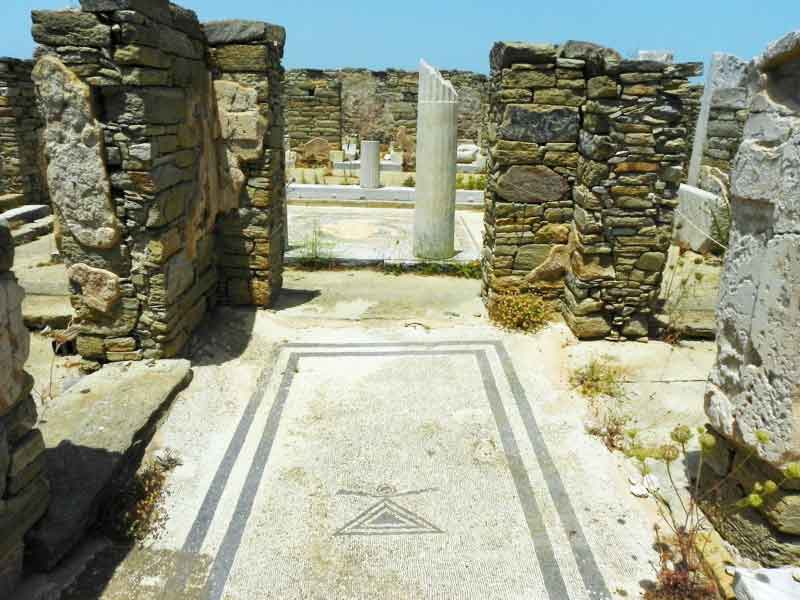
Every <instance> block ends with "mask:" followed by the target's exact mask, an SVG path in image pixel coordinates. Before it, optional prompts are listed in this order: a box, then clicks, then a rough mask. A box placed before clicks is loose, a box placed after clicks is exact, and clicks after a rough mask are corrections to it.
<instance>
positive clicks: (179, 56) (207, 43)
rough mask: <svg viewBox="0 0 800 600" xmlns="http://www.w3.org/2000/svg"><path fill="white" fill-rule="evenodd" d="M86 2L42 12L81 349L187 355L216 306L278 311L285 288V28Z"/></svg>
mask: <svg viewBox="0 0 800 600" xmlns="http://www.w3.org/2000/svg"><path fill="white" fill-rule="evenodd" d="M81 6H82V9H83V10H82V11H34V12H33V23H34V24H33V36H34V39H35V40H36V41H37V42H38V43H39V44H41V47H40V49H39V51H38V56H39V61H38V63H37V65H36V67H35V68H34V71H33V79H34V82H35V84H36V89H37V95H38V98H39V102H40V106H41V108H42V111H43V114H44V117H45V121H46V140H47V144H46V149H45V152H46V157H47V160H48V162H49V167H48V181H49V184H50V189H51V190H53V194H52V200H53V205H54V213H55V216H56V219H57V222H58V224H59V226H58V227H57V237H56V241H57V244H58V246H59V249H60V250H61V253H62V255H63V256H64V260H65V263H66V265H67V273H68V276H69V278H70V283H71V287H72V290H73V296H72V301H73V306H74V307H75V311H76V324H77V325H78V326H79V329H80V335H79V336H78V339H77V346H78V351H79V352H80V354H81V355H82V356H83V357H84V358H85V359H87V360H89V361H94V362H106V361H121V360H138V359H142V358H165V357H172V356H175V355H177V354H178V353H179V352H180V351H181V349H182V348H183V346H184V345H185V343H186V341H187V340H188V338H189V335H190V334H191V332H192V331H193V330H194V329H195V327H196V326H197V325H198V324H199V323H200V321H201V320H202V318H203V317H204V315H205V314H206V313H207V312H208V311H210V310H211V309H212V308H213V307H214V305H215V304H216V303H217V301H223V302H228V303H233V304H256V305H260V306H263V305H266V304H267V303H269V301H270V299H271V298H272V295H273V294H274V292H275V291H276V290H277V289H279V288H280V285H281V278H280V272H281V258H282V246H283V242H282V230H283V211H282V209H281V208H279V207H280V206H282V204H283V202H284V195H285V192H284V185H283V160H284V157H283V154H284V153H283V129H282V120H283V115H282V105H281V102H280V96H281V82H282V77H283V72H282V70H281V67H280V59H281V56H282V52H283V44H284V40H285V34H284V31H283V29H282V28H280V27H275V26H272V25H269V24H266V23H257V22H242V21H231V22H220V23H214V24H209V25H207V26H206V30H205V31H204V30H203V28H202V27H201V25H200V23H199V22H198V20H197V17H196V15H195V14H194V13H193V12H192V11H189V10H186V9H183V8H180V7H178V6H175V5H173V4H170V3H168V2H167V1H166V0H153V1H150V2H147V3H145V4H143V5H141V7H140V8H137V9H135V10H131V9H130V3H129V2H126V1H124V0H102V1H101V0H82V2H81ZM136 6H139V5H138V4H137V5H136ZM209 61H210V62H209ZM89 365H90V363H87V364H86V366H87V367H88V366H89Z"/></svg>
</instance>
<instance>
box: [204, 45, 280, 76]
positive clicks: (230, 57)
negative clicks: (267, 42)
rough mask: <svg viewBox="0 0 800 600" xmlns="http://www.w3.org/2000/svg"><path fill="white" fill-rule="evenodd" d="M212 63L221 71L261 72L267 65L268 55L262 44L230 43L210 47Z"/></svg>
mask: <svg viewBox="0 0 800 600" xmlns="http://www.w3.org/2000/svg"><path fill="white" fill-rule="evenodd" d="M211 56H212V57H213V60H214V64H215V65H216V66H217V67H219V68H220V69H221V70H223V71H230V72H242V71H251V72H261V71H266V70H267V69H268V67H269V55H268V53H267V48H266V47H265V46H263V45H253V46H245V45H230V46H219V47H217V48H214V49H212V51H211Z"/></svg>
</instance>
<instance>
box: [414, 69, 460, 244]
mask: <svg viewBox="0 0 800 600" xmlns="http://www.w3.org/2000/svg"><path fill="white" fill-rule="evenodd" d="M418 102H419V108H418V109H417V195H416V208H415V211H414V254H415V255H416V256H418V257H420V258H432V259H447V258H452V256H453V255H454V254H455V210H456V150H457V146H458V139H457V122H458V121H457V119H458V94H456V91H455V89H454V88H453V85H452V84H451V83H450V82H449V81H446V80H445V79H444V78H443V77H442V76H441V74H440V73H439V72H438V71H437V70H436V69H434V68H433V67H431V66H430V65H429V64H428V63H426V62H425V61H424V60H423V61H420V67H419V101H418Z"/></svg>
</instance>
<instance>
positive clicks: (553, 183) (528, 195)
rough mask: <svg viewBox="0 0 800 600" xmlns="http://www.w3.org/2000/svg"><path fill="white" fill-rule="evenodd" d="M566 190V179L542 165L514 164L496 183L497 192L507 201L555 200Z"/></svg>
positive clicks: (567, 188)
mask: <svg viewBox="0 0 800 600" xmlns="http://www.w3.org/2000/svg"><path fill="white" fill-rule="evenodd" d="M568 191H569V183H568V182H567V180H566V179H565V178H564V177H562V176H561V175H559V174H558V173H556V172H555V171H553V170H552V169H551V168H549V167H546V166H544V165H533V166H528V165H515V166H513V167H511V168H510V169H509V170H508V171H506V172H505V173H504V174H503V176H502V177H500V180H499V181H498V183H497V193H498V194H499V195H500V197H501V198H502V199H504V200H506V201H507V202H520V203H533V202H555V201H557V200H561V199H562V198H564V196H565V195H566V193H567V192H568Z"/></svg>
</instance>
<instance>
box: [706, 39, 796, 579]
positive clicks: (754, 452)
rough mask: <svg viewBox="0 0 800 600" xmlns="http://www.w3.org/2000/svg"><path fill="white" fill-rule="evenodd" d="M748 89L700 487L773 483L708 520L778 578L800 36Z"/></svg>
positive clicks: (791, 365) (789, 414)
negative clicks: (707, 462) (758, 497)
mask: <svg viewBox="0 0 800 600" xmlns="http://www.w3.org/2000/svg"><path fill="white" fill-rule="evenodd" d="M748 82H749V88H750V89H749V97H750V100H749V117H748V119H747V122H746V124H745V127H744V141H743V142H742V144H741V146H740V148H739V151H738V154H737V155H736V158H735V161H734V166H733V175H732V181H731V191H732V198H731V207H732V214H733V223H732V230H731V236H730V247H729V249H728V252H727V253H726V256H725V266H724V271H723V275H722V285H721V292H720V300H719V304H718V309H717V323H718V326H717V331H718V333H717V349H718V355H717V362H716V364H715V366H714V367H713V369H712V371H711V376H710V378H709V382H710V383H709V386H708V390H707V393H706V405H705V407H706V414H707V415H708V418H709V422H710V425H711V427H712V430H713V432H714V433H715V434H716V436H717V446H716V451H715V459H714V460H713V461H711V466H712V467H713V470H714V472H715V473H714V475H713V476H710V477H709V478H708V481H706V482H705V485H707V486H708V487H712V486H715V485H718V484H720V482H721V479H720V478H724V477H727V479H725V480H724V481H722V487H721V490H722V494H723V498H722V500H723V502H725V503H728V502H733V501H736V500H739V499H740V498H741V497H742V494H747V493H749V492H750V490H751V489H752V487H753V484H754V483H755V482H756V481H763V480H765V479H772V480H773V481H774V482H776V483H777V484H778V486H779V490H778V491H777V493H775V494H772V495H769V496H766V497H765V498H764V503H763V505H762V506H761V507H759V508H758V510H755V509H749V510H747V511H743V512H735V513H730V512H726V513H723V515H724V517H723V518H719V517H720V514H718V513H714V512H711V513H709V515H710V516H712V518H714V519H715V521H716V522H715V525H717V527H718V529H719V530H720V531H721V532H722V533H723V535H724V536H725V537H727V538H728V539H729V540H731V541H733V542H735V543H736V545H737V546H738V547H739V549H740V550H742V552H743V553H744V554H746V555H747V556H749V557H750V558H753V559H756V560H759V561H761V562H763V563H765V564H767V565H769V566H776V567H777V566H783V565H790V564H797V563H798V561H800V483H798V481H797V480H787V479H786V478H785V477H784V475H783V473H782V472H781V471H782V469H783V468H784V467H785V466H786V465H787V464H788V463H790V462H792V461H797V460H798V458H800V379H798V373H800V335H798V328H799V327H800V191H799V190H800V176H799V175H798V173H800V102H798V95H797V90H798V89H800V31H795V32H793V33H791V34H789V35H787V36H785V37H784V38H782V39H780V40H778V41H777V42H774V43H773V44H771V45H770V46H769V47H768V48H767V50H766V51H765V52H764V54H762V55H761V56H760V57H758V58H757V59H756V60H755V61H753V63H752V64H751V66H750V75H749V77H748ZM765 434H766V438H765V437H764V436H765ZM759 437H761V438H763V439H761V440H759Z"/></svg>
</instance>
